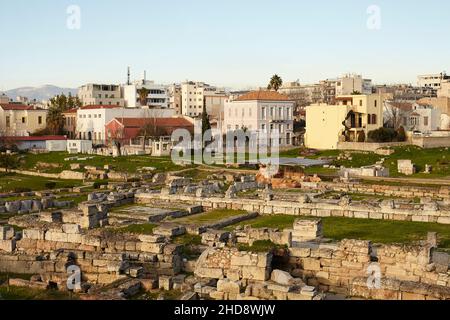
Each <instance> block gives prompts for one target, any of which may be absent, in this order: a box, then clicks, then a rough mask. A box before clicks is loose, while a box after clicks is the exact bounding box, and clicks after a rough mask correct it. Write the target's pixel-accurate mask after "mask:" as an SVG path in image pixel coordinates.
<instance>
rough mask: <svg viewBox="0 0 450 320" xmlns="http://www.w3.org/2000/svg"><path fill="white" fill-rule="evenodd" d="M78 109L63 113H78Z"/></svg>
mask: <svg viewBox="0 0 450 320" xmlns="http://www.w3.org/2000/svg"><path fill="white" fill-rule="evenodd" d="M77 111H78V109H70V110H67V111H64V112H63V113H77Z"/></svg>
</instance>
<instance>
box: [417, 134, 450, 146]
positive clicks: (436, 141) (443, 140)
mask: <svg viewBox="0 0 450 320" xmlns="http://www.w3.org/2000/svg"><path fill="white" fill-rule="evenodd" d="M412 143H413V144H414V145H416V146H418V147H421V148H424V149H432V148H446V147H450V137H449V136H442V137H427V136H424V137H416V136H413V137H412Z"/></svg>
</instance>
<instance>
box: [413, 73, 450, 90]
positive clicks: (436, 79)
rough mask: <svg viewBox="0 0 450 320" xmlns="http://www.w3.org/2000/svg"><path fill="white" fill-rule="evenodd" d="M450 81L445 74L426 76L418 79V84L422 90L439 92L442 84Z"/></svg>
mask: <svg viewBox="0 0 450 320" xmlns="http://www.w3.org/2000/svg"><path fill="white" fill-rule="evenodd" d="M449 79H450V76H447V75H446V74H445V73H437V74H424V75H420V76H418V77H417V84H418V85H419V87H421V88H432V89H434V90H439V89H440V88H441V83H442V82H445V81H446V80H449Z"/></svg>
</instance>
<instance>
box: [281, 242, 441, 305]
mask: <svg viewBox="0 0 450 320" xmlns="http://www.w3.org/2000/svg"><path fill="white" fill-rule="evenodd" d="M289 253H290V257H289V262H288V265H289V266H290V272H291V273H292V274H293V275H294V276H298V277H302V278H303V279H304V280H305V281H306V282H307V283H308V284H309V285H313V286H318V288H319V289H320V290H322V291H325V292H335V293H341V294H345V295H354V296H359V295H361V296H363V297H365V298H371V299H377V298H380V296H383V295H385V293H380V290H384V289H386V288H388V287H389V286H388V284H389V283H391V284H392V283H393V282H392V281H394V282H395V283H396V284H398V288H397V289H395V290H393V291H395V298H398V295H399V294H400V293H401V292H402V290H401V289H400V288H401V284H402V282H409V283H410V288H409V289H408V290H403V291H404V292H409V293H414V292H416V291H417V290H419V289H420V290H422V289H423V287H426V288H429V289H430V288H432V292H437V294H438V295H441V296H442V295H444V296H445V298H446V299H449V298H450V290H449V289H450V275H449V272H448V261H449V260H448V255H446V254H443V255H445V256H446V257H445V259H446V261H447V262H444V263H442V260H445V259H442V256H441V255H442V254H439V256H440V257H441V258H440V260H438V259H437V258H434V257H433V255H432V248H430V247H429V246H428V245H425V246H402V245H383V246H381V247H379V248H374V250H372V246H371V244H370V242H368V241H356V240H343V241H342V242H340V243H338V244H307V243H305V244H302V245H301V246H299V247H294V248H290V250H289ZM376 260H378V261H377V264H376V266H377V267H378V268H379V270H380V272H381V280H382V283H381V288H380V289H378V290H370V289H369V288H368V286H367V276H368V273H369V266H370V265H371V264H372V263H374V261H376ZM361 279H366V282H365V283H364V285H362V284H361ZM383 281H384V282H383ZM364 286H365V288H362V287H364ZM383 286H384V287H383ZM411 286H412V287H411ZM421 288H422V289H421ZM430 292H431V291H430ZM424 295H425V296H426V295H429V294H424ZM385 298H386V296H385ZM392 298H394V297H392Z"/></svg>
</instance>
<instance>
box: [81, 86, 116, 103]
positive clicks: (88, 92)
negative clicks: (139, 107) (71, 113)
mask: <svg viewBox="0 0 450 320" xmlns="http://www.w3.org/2000/svg"><path fill="white" fill-rule="evenodd" d="M78 98H79V99H80V101H81V103H82V105H83V106H91V105H103V106H117V107H123V106H124V105H125V101H124V100H123V99H122V93H121V90H120V86H118V85H114V84H93V83H90V84H86V85H84V86H82V87H80V88H79V89H78Z"/></svg>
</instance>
